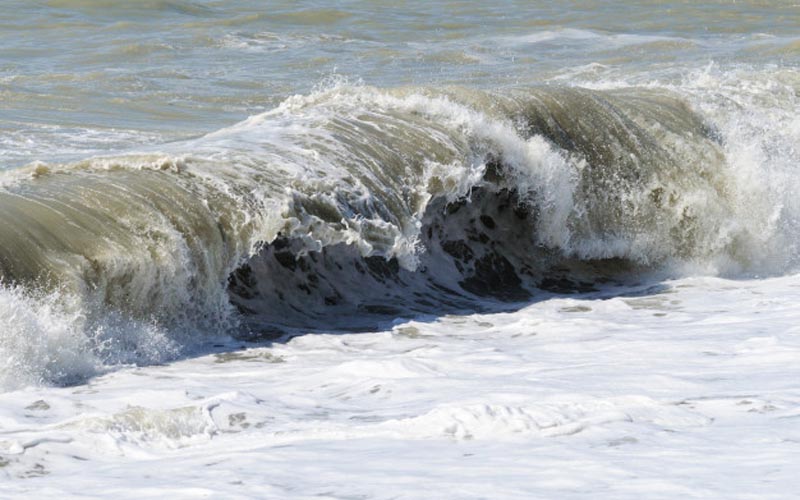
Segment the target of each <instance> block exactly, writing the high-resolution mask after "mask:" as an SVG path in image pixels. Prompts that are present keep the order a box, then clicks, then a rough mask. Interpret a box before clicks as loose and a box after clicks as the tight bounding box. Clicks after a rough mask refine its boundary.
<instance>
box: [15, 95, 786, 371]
mask: <svg viewBox="0 0 800 500" xmlns="http://www.w3.org/2000/svg"><path fill="white" fill-rule="evenodd" d="M773 90H774V89H773ZM720 95H721V94H720V93H719V92H718V93H717V94H714V98H713V99H712V98H708V95H707V94H702V95H700V94H698V93H697V92H692V91H691V90H688V91H686V92H685V93H681V92H679V91H676V90H668V89H664V88H645V87H638V88H630V87H628V88H621V89H608V90H600V89H596V90H591V89H586V88H576V87H536V88H527V89H512V90H506V91H502V92H486V91H478V90H471V89H465V88H440V89H433V88H401V89H389V90H387V89H377V88H371V87H365V86H352V85H345V84H342V85H337V86H335V87H333V88H329V89H325V90H320V91H318V92H315V93H313V94H311V95H307V96H295V97H292V98H290V99H288V100H287V101H285V102H284V103H283V104H281V105H280V106H279V107H278V108H276V109H274V110H272V111H269V112H267V113H264V114H261V115H258V116H254V117H251V118H249V119H248V120H245V121H244V122H241V123H239V124H237V125H234V126H232V127H229V128H226V129H223V130H220V131H217V132H214V133H211V134H208V135H206V136H204V137H201V138H198V139H194V140H191V141H186V142H181V143H174V144H169V145H164V146H160V147H158V148H157V149H156V148H153V149H152V150H149V151H144V152H141V153H136V154H125V155H120V156H113V157H97V158H92V159H88V160H85V161H81V162H77V163H70V164H61V165H47V164H43V163H36V164H32V165H28V166H26V167H23V168H20V169H16V170H11V171H6V172H3V173H1V174H0V213H2V218H0V276H2V283H4V284H3V285H2V287H0V317H2V318H3V324H4V327H3V331H2V332H0V354H3V358H4V359H5V358H6V357H8V358H9V359H11V360H12V362H10V363H9V364H8V365H7V366H5V367H3V368H2V369H0V374H2V377H0V383H3V384H5V385H6V386H10V385H14V384H20V383H37V382H45V383H64V382H65V381H69V380H72V379H74V378H76V377H77V378H80V377H81V376H85V375H86V374H91V373H96V372H97V370H101V369H102V367H104V366H108V365H109V364H115V363H148V362H157V361H160V360H164V359H168V358H169V357H171V356H175V355H176V354H177V353H178V352H180V351H181V349H182V347H181V346H186V345H189V344H191V341H192V339H196V338H197V337H198V336H202V335H201V334H203V333H205V334H220V333H234V334H235V335H238V336H244V337H252V338H265V337H270V336H276V335H282V334H285V333H287V332H290V331H291V330H292V328H304V329H308V328H320V327H324V328H343V329H349V330H353V329H358V328H360V327H369V326H370V325H371V324H372V325H374V321H377V320H378V319H380V318H383V319H384V320H385V319H386V318H387V317H388V318H393V317H398V316H405V317H409V316H413V315H418V314H436V313H440V312H442V311H458V310H475V309H480V308H482V307H488V306H489V305H491V304H496V303H498V302H514V301H524V300H527V299H529V298H530V297H531V296H532V295H533V294H537V293H540V292H541V291H550V292H570V291H586V290H591V289H594V288H595V287H597V286H598V284H599V283H601V282H604V281H607V280H617V279H627V278H631V277H636V276H641V275H642V273H662V274H663V275H680V274H688V273H714V274H725V275H734V276H735V275H742V274H765V273H772V274H775V273H785V272H789V271H790V270H791V269H792V268H793V266H794V263H795V258H796V253H797V252H796V248H795V246H794V236H793V235H794V234H795V226H796V225H797V218H796V214H797V213H798V212H797V210H796V208H797V207H796V202H793V201H792V198H791V197H790V196H789V195H788V194H787V193H791V191H792V189H791V187H790V186H788V184H787V183H790V182H791V179H792V175H790V174H791V172H790V168H793V167H794V165H796V163H797V160H798V158H797V156H798V152H797V151H796V150H795V149H794V148H795V146H794V144H796V139H797V137H796V136H797V135H798V131H800V127H797V126H796V125H797V124H796V123H795V122H787V121H786V120H791V119H792V118H791V110H792V109H796V103H794V101H791V102H789V103H787V102H781V103H777V104H776V103H770V102H761V101H758V100H757V99H750V100H748V101H746V102H745V101H744V100H743V99H741V98H739V99H735V98H733V97H730V96H722V97H721V96H720ZM771 95H774V92H773V93H772V94H771ZM796 95H797V93H796V91H795V93H794V94H792V93H791V92H790V93H789V94H788V97H787V99H790V100H791V99H796ZM698 96H700V97H702V99H701V98H699V97H698ZM750 97H752V96H750ZM779 109H784V110H786V109H788V110H789V111H785V112H784V113H783V114H781V115H780V116H778V118H777V119H776V116H777V115H776V114H775V113H776V110H779ZM782 120H783V121H782ZM787 123H789V125H791V123H794V126H795V128H791V126H789V127H788V128H787ZM20 311H25V312H20ZM26 339H27V340H26ZM55 353H58V354H55ZM20 373H24V376H20V375H19V374H20Z"/></svg>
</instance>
